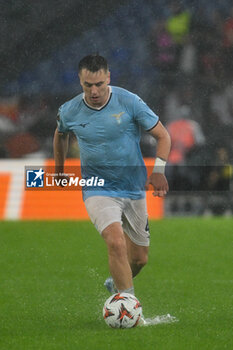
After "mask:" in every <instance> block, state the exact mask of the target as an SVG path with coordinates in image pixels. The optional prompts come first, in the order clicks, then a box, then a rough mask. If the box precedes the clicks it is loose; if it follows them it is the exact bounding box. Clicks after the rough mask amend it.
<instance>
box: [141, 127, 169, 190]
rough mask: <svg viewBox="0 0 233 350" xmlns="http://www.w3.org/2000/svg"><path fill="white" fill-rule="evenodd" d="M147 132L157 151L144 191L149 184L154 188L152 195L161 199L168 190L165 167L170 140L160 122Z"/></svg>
mask: <svg viewBox="0 0 233 350" xmlns="http://www.w3.org/2000/svg"><path fill="white" fill-rule="evenodd" d="M149 132H150V134H151V135H152V136H153V137H154V138H155V139H156V141H157V150H156V159H155V166H154V169H153V172H152V174H151V175H150V176H149V178H148V179H147V182H146V189H148V188H149V184H151V185H152V186H153V187H154V192H153V195H154V196H159V197H163V196H165V195H166V194H167V192H168V190H169V186H168V182H167V179H166V176H165V165H166V161H167V159H168V156H169V153H170V148H171V138H170V135H169V133H168V132H167V130H166V128H165V127H164V126H163V124H162V123H161V122H160V121H159V122H158V124H157V125H156V126H155V127H154V128H153V129H151V130H150V131H149Z"/></svg>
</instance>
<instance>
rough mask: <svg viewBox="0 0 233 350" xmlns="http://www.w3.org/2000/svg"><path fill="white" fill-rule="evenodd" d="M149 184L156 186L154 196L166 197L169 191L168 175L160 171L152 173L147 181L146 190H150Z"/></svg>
mask: <svg viewBox="0 0 233 350" xmlns="http://www.w3.org/2000/svg"><path fill="white" fill-rule="evenodd" d="M149 185H152V186H153V187H154V192H153V196H158V197H164V196H165V195H166V194H167V192H168V191H169V186H168V182H167V179H166V176H165V175H163V174H160V173H152V174H151V175H150V176H149V178H148V179H147V181H146V186H145V187H146V190H149Z"/></svg>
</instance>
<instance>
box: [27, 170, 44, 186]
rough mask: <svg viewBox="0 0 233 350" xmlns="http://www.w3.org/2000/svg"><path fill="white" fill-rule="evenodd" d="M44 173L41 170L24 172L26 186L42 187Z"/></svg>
mask: <svg viewBox="0 0 233 350" xmlns="http://www.w3.org/2000/svg"><path fill="white" fill-rule="evenodd" d="M44 173H45V172H44V171H43V169H42V168H40V169H39V170H26V186H27V187H35V188H36V187H37V188H38V187H44Z"/></svg>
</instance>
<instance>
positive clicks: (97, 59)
mask: <svg viewBox="0 0 233 350" xmlns="http://www.w3.org/2000/svg"><path fill="white" fill-rule="evenodd" d="M82 69H87V70H89V71H90V72H92V73H95V72H98V71H99V70H100V69H103V70H104V71H105V72H107V71H108V62H107V60H106V58H104V57H103V56H100V55H99V54H92V55H88V56H86V57H84V58H82V59H81V61H80V62H79V65H78V72H79V73H80V72H81V70H82Z"/></svg>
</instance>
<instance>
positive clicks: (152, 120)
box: [134, 95, 159, 131]
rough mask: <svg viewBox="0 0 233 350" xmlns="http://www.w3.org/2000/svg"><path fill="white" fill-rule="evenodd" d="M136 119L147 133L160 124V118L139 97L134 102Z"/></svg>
mask: <svg viewBox="0 0 233 350" xmlns="http://www.w3.org/2000/svg"><path fill="white" fill-rule="evenodd" d="M134 117H135V119H136V120H137V122H138V124H139V125H140V126H141V127H142V128H143V129H144V130H146V131H149V130H151V129H153V128H154V127H155V126H156V125H157V124H158V122H159V117H158V116H157V115H156V114H155V113H154V112H153V111H152V110H151V109H150V108H149V107H148V106H147V104H146V103H145V102H144V101H143V100H142V99H141V98H140V97H139V96H137V95H136V96H135V101H134Z"/></svg>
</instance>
